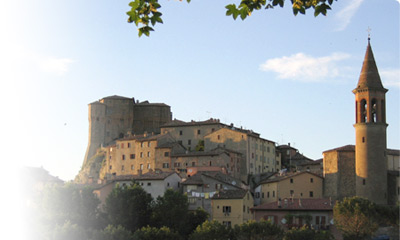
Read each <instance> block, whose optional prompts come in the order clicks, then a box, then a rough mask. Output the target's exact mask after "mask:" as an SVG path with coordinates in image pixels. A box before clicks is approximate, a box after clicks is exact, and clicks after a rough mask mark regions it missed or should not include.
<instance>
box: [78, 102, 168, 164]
mask: <svg viewBox="0 0 400 240" xmlns="http://www.w3.org/2000/svg"><path fill="white" fill-rule="evenodd" d="M171 120H172V113H171V108H170V106H168V105H166V104H164V103H149V102H148V101H144V102H139V101H136V102H135V99H134V98H126V97H121V96H116V95H114V96H109V97H105V98H102V99H100V100H98V101H95V102H93V103H90V104H89V140H88V146H87V149H86V154H85V159H84V162H83V166H85V165H86V163H87V162H88V160H89V159H90V158H91V157H92V156H94V155H95V154H96V151H97V150H98V149H99V148H100V147H102V146H104V147H105V146H107V145H110V144H111V143H112V142H113V141H115V140H116V139H120V138H123V137H124V136H125V135H126V134H127V133H128V132H129V133H134V134H143V133H144V132H148V133H159V132H160V126H161V125H163V124H166V123H168V122H170V121H171Z"/></svg>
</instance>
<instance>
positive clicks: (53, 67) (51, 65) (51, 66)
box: [38, 57, 74, 76]
mask: <svg viewBox="0 0 400 240" xmlns="http://www.w3.org/2000/svg"><path fill="white" fill-rule="evenodd" d="M73 62H74V60H72V59H70V58H54V57H46V58H42V59H38V64H39V66H40V68H41V69H42V71H44V72H48V73H54V74H57V75H60V76H61V75H64V74H65V73H66V72H68V68H69V65H70V64H71V63H73Z"/></svg>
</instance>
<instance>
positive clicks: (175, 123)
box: [161, 118, 224, 128]
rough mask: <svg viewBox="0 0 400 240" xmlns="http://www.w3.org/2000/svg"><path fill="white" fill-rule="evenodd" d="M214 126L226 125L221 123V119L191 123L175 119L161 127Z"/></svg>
mask: <svg viewBox="0 0 400 240" xmlns="http://www.w3.org/2000/svg"><path fill="white" fill-rule="evenodd" d="M213 124H219V125H224V124H222V123H220V122H219V119H213V118H210V119H208V120H205V121H193V120H192V121H190V122H184V121H181V120H177V119H174V120H172V121H171V122H169V123H166V124H164V125H162V126H161V127H162V128H163V127H184V126H199V125H213Z"/></svg>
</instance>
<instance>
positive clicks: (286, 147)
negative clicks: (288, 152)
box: [276, 145, 297, 150]
mask: <svg viewBox="0 0 400 240" xmlns="http://www.w3.org/2000/svg"><path fill="white" fill-rule="evenodd" d="M276 148H277V149H279V150H284V149H288V148H289V149H294V150H297V148H294V147H292V146H289V145H279V146H277V147H276Z"/></svg>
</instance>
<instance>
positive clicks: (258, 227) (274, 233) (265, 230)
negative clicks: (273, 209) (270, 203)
mask: <svg viewBox="0 0 400 240" xmlns="http://www.w3.org/2000/svg"><path fill="white" fill-rule="evenodd" d="M234 230H235V236H236V239H237V240H279V239H282V237H283V230H282V228H280V227H278V226H277V225H275V224H272V223H271V222H267V221H260V222H256V221H248V222H245V223H243V224H241V225H236V226H235V228H234Z"/></svg>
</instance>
